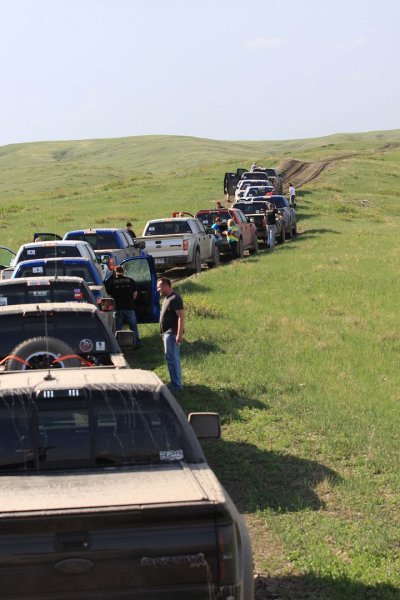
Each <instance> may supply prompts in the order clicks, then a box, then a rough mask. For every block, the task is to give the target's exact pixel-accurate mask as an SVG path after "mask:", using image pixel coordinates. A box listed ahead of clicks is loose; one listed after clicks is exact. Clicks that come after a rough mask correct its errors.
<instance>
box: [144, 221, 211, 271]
mask: <svg viewBox="0 0 400 600" xmlns="http://www.w3.org/2000/svg"><path fill="white" fill-rule="evenodd" d="M174 214H175V213H174ZM136 241H137V242H138V243H140V242H144V244H145V250H146V253H147V254H150V255H151V256H152V257H153V258H154V262H155V265H156V268H157V269H158V270H165V269H168V268H172V267H186V268H187V269H190V270H191V271H193V273H200V271H201V266H202V264H203V263H207V264H208V266H209V267H217V266H218V265H219V251H218V248H217V246H216V240H215V237H214V235H212V234H211V233H207V231H206V230H205V229H204V225H203V223H202V222H201V221H200V220H199V219H196V218H195V217H192V216H190V217H185V216H184V217H178V216H174V217H172V218H169V219H154V220H152V221H148V222H147V224H146V225H145V228H144V230H143V236H142V237H141V238H136Z"/></svg>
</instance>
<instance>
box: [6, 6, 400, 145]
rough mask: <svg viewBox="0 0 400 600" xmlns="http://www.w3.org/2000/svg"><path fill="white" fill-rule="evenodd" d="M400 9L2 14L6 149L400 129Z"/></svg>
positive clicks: (43, 9) (12, 10)
mask: <svg viewBox="0 0 400 600" xmlns="http://www.w3.org/2000/svg"><path fill="white" fill-rule="evenodd" d="M399 24H400V1H399V0H380V1H379V2H377V1H376V0H347V1H346V0H241V1H239V0H0V77H1V80H0V81H1V88H0V91H1V93H0V146H3V145H6V144H13V143H21V142H33V141H47V140H74V139H75V140H76V139H93V138H112V137H128V136H136V135H153V134H156V135H157V134H166V135H186V136H195V137H201V138H211V139H218V140H288V139H299V138H310V137H319V136H324V135H329V134H333V133H345V132H346V133H353V132H364V131H373V130H382V129H399V128H400V108H399V104H400V103H399V97H400V69H399V67H398V61H399V56H400V35H399Z"/></svg>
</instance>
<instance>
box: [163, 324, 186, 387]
mask: <svg viewBox="0 0 400 600" xmlns="http://www.w3.org/2000/svg"><path fill="white" fill-rule="evenodd" d="M162 338H163V342H164V356H165V360H166V363H167V367H168V371H169V376H170V378H171V385H170V389H171V391H172V392H176V391H182V389H183V385H182V372H181V357H180V346H179V344H177V343H176V333H163V334H162Z"/></svg>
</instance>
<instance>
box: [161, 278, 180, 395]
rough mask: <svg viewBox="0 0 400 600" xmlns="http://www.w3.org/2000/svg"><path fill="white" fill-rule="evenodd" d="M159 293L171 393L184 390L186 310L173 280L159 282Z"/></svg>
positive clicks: (162, 332) (164, 279)
mask: <svg viewBox="0 0 400 600" xmlns="http://www.w3.org/2000/svg"><path fill="white" fill-rule="evenodd" d="M157 291H158V292H159V294H160V296H161V297H162V298H163V303H162V307H161V314H160V333H161V336H162V339H163V343H164V356H165V360H166V363H167V367H168V371H169V376H170V378H171V383H170V384H169V386H168V387H169V389H170V390H171V392H181V391H182V390H183V384H182V371H181V357H180V345H181V343H182V342H183V327H184V324H185V310H184V307H183V300H182V298H181V297H180V295H179V294H178V292H176V291H175V290H174V289H172V285H171V280H170V279H168V278H167V277H161V278H160V279H159V280H158V281H157Z"/></svg>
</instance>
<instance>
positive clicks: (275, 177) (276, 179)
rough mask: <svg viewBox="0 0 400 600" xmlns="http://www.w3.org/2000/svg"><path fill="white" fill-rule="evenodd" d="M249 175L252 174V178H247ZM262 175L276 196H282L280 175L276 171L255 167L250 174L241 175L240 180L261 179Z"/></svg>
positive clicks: (269, 168) (270, 168)
mask: <svg viewBox="0 0 400 600" xmlns="http://www.w3.org/2000/svg"><path fill="white" fill-rule="evenodd" d="M251 174H254V177H249V175H251ZM262 175H266V177H267V179H269V180H270V181H271V182H272V185H273V186H274V188H275V191H276V193H277V194H282V184H283V178H282V175H281V173H279V171H278V170H277V169H274V168H272V167H265V168H264V167H257V169H255V170H254V171H251V173H243V175H242V179H260V178H261V179H262V178H263V177H262Z"/></svg>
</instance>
